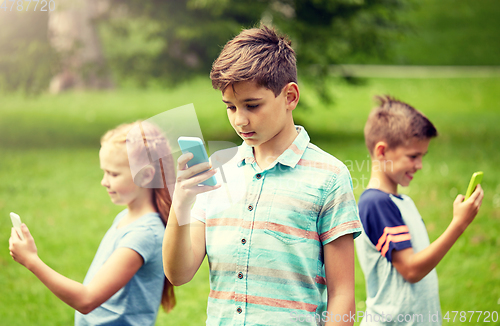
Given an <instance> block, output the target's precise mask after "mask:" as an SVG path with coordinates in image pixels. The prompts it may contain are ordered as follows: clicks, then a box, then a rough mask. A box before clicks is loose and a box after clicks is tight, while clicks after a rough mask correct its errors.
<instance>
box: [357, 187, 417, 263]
mask: <svg viewBox="0 0 500 326" xmlns="http://www.w3.org/2000/svg"><path fill="white" fill-rule="evenodd" d="M359 216H360V219H361V223H362V224H363V229H364V231H365V233H366V235H367V236H368V238H369V239H370V241H371V243H372V244H373V245H374V246H375V248H376V249H377V250H378V251H379V252H380V254H381V255H382V256H383V257H385V258H386V259H387V260H388V261H389V262H392V251H393V250H403V249H406V248H411V237H410V232H409V229H408V226H407V225H406V224H405V222H404V221H403V217H402V216H401V212H400V211H399V208H398V207H397V206H396V204H395V203H394V202H393V201H392V199H391V198H390V196H389V194H387V193H384V192H382V191H380V190H375V189H371V190H368V191H366V192H365V193H363V195H362V196H361V197H360V200H359Z"/></svg>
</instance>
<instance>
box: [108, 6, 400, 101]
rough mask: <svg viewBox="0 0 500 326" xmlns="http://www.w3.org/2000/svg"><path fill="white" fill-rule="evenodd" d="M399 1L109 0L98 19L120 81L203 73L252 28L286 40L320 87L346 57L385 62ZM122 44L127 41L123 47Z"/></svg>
mask: <svg viewBox="0 0 500 326" xmlns="http://www.w3.org/2000/svg"><path fill="white" fill-rule="evenodd" d="M408 3H409V2H408V1H403V0H257V1H248V0H175V1H174V0H167V1H165V0H149V1H143V0H111V6H110V8H112V9H111V10H110V11H108V14H107V15H106V16H104V17H102V19H101V22H102V24H101V32H102V34H101V35H103V37H105V39H106V40H105V42H104V44H106V53H107V57H108V62H110V64H111V65H112V70H113V71H114V72H115V73H116V75H117V76H118V77H119V78H120V79H123V78H133V79H134V80H135V81H136V82H138V83H139V84H147V83H148V82H149V81H151V80H155V81H160V82H162V83H167V84H174V83H178V82H181V81H184V80H186V79H189V78H191V77H192V76H194V75H199V74H206V75H208V73H209V72H210V68H211V64H212V62H213V61H214V60H215V58H216V57H217V55H218V54H219V52H220V50H221V49H222V47H223V46H224V44H225V43H226V42H227V41H228V40H229V39H231V38H232V37H234V36H235V35H237V34H238V33H239V32H240V31H241V29H242V28H250V27H254V26H257V25H258V24H259V23H260V22H262V23H264V24H268V25H273V26H276V27H277V28H278V30H279V31H280V32H282V33H285V34H287V35H288V36H289V37H290V38H291V40H292V42H293V45H294V48H295V49H296V52H297V58H298V60H297V61H298V66H299V71H300V76H301V78H304V79H310V80H313V81H318V82H316V88H317V90H318V92H319V94H321V95H322V96H323V97H324V98H327V94H328V92H326V90H325V89H323V87H322V85H324V83H322V82H321V81H322V80H323V78H324V77H325V76H327V75H328V73H329V67H331V65H332V64H337V63H341V62H343V60H345V59H346V58H348V57H350V56H358V57H359V56H382V57H383V56H385V55H386V54H387V51H386V50H387V48H388V45H389V43H390V42H391V41H392V40H394V38H396V37H398V36H399V35H401V32H402V30H403V29H402V27H403V25H402V24H401V22H400V21H399V20H398V13H399V12H400V11H401V10H404V9H405V7H406V6H408ZM125 40H128V42H125Z"/></svg>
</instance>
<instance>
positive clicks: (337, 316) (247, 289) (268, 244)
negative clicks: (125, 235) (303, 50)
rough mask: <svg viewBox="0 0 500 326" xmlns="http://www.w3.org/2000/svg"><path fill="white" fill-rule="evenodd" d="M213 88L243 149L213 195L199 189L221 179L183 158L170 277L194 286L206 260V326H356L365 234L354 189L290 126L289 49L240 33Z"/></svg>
mask: <svg viewBox="0 0 500 326" xmlns="http://www.w3.org/2000/svg"><path fill="white" fill-rule="evenodd" d="M210 77H211V79H212V84H213V87H214V88H215V89H218V90H220V91H221V92H222V101H223V102H224V103H225V104H226V106H227V114H228V118H229V121H230V123H231V125H232V127H233V128H234V129H235V131H236V133H237V134H238V135H239V136H240V137H241V138H242V139H243V144H242V145H241V146H239V147H238V152H237V154H236V155H235V156H234V157H233V158H232V159H231V160H229V162H227V163H225V164H224V165H223V166H222V169H219V170H223V173H224V175H222V173H220V172H217V175H216V178H217V180H218V185H217V186H215V187H209V186H197V184H198V183H199V182H201V181H202V180H204V179H207V178H208V177H210V176H211V175H214V174H215V173H216V172H215V171H208V172H205V173H202V174H199V175H198V173H200V172H202V171H204V170H205V169H206V168H207V167H208V164H207V165H205V166H204V165H203V164H200V165H199V166H193V167H191V168H186V167H185V164H186V162H187V161H188V160H189V159H190V158H191V155H190V154H188V155H182V156H181V157H180V158H179V160H178V164H179V165H178V168H179V172H178V177H177V185H176V187H175V192H174V195H173V205H172V207H173V211H172V212H171V214H170V217H169V222H168V226H167V228H166V234H165V241H164V245H163V253H164V268H165V273H166V275H167V277H168V278H169V279H170V281H171V282H172V283H173V284H175V285H180V284H183V283H186V282H188V281H190V280H191V278H192V277H193V275H194V274H195V273H196V271H197V270H198V268H199V266H200V264H201V263H202V261H203V258H204V257H205V255H207V257H208V261H209V265H210V294H209V298H208V308H207V314H208V318H207V325H231V326H232V325H294V324H299V325H323V324H326V325H330V324H331V325H333V324H336V325H339V324H345V325H352V324H353V322H354V317H355V307H354V244H353V243H354V241H353V238H355V237H356V236H357V235H359V233H360V230H361V224H360V222H359V218H358V213H357V207H356V203H355V200H354V196H353V192H352V181H351V177H350V174H349V171H348V170H347V168H346V166H345V165H344V164H342V163H341V162H340V161H339V160H337V159H336V158H335V157H333V156H331V155H330V154H328V153H326V152H324V151H322V150H321V149H319V148H318V147H316V146H314V145H313V144H311V143H310V142H309V136H308V135H307V132H306V130H305V129H304V128H303V127H301V126H295V125H294V122H293V117H292V111H293V110H294V109H295V107H296V106H297V103H298V101H299V87H298V85H297V70H296V63H295V53H294V51H293V49H292V48H291V46H290V42H289V41H288V40H287V39H285V38H284V37H281V36H279V35H277V34H276V32H275V31H274V30H273V29H270V28H268V27H265V26H262V27H261V28H254V29H249V30H244V31H242V32H241V33H240V34H239V35H238V36H236V37H235V38H234V39H233V40H231V41H229V42H228V43H227V44H226V46H225V47H224V49H223V50H222V52H221V54H220V55H219V57H218V59H217V60H216V61H215V62H214V64H213V67H212V72H211V75H210ZM224 180H225V181H227V184H225V185H224V187H223V188H220V183H222V182H225V181H224ZM226 187H227V189H224V188H226ZM195 198H196V203H195V205H194V207H193V209H192V210H191V205H192V203H193V202H194V201H195ZM190 217H192V218H193V221H192V222H191V223H188V222H189V218H190Z"/></svg>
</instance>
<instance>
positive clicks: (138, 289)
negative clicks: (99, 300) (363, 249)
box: [75, 210, 165, 326]
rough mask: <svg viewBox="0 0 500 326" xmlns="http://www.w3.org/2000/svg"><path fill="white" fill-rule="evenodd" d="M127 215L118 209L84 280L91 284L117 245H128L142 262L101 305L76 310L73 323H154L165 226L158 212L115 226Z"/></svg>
mask: <svg viewBox="0 0 500 326" xmlns="http://www.w3.org/2000/svg"><path fill="white" fill-rule="evenodd" d="M126 214H127V210H124V211H122V212H120V213H119V214H118V215H117V216H116V218H115V220H114V221H113V225H112V226H111V228H110V229H109V230H108V232H106V235H105V236H104V238H103V239H102V241H101V244H100V245H99V249H97V253H96V255H95V257H94V260H93V261H92V264H91V265H90V268H89V270H88V272H87V275H86V276H85V280H84V281H83V284H84V285H87V284H89V283H90V281H91V280H92V279H93V278H94V276H95V274H96V273H97V271H98V270H99V269H100V268H101V267H102V265H103V264H104V263H105V262H106V260H107V259H108V258H109V257H110V256H111V254H112V253H113V252H114V251H115V250H116V249H118V248H130V249H132V250H134V251H136V252H137V253H138V254H139V255H141V256H142V258H143V260H144V264H143V265H142V267H141V268H140V269H139V270H138V271H137V273H136V274H135V275H134V276H133V277H132V279H131V280H130V281H129V282H128V283H127V284H126V285H125V286H124V287H123V288H121V289H120V290H118V292H116V293H115V294H114V295H113V296H112V297H111V298H109V299H108V300H107V301H106V302H104V303H103V304H102V305H101V306H99V307H98V308H96V309H95V310H93V311H92V312H90V313H89V314H87V315H83V314H81V313H79V312H78V311H76V312H75V325H77V326H83V325H140V326H144V325H154V323H155V321H156V316H157V313H158V309H159V306H160V302H161V296H162V293H163V284H164V280H165V276H164V274H163V263H162V253H161V250H162V242H163V234H164V232H165V227H164V225H163V223H162V221H161V218H160V216H159V214H157V213H150V214H146V215H143V216H141V217H140V218H139V219H137V220H136V221H134V222H132V223H130V224H129V225H126V226H124V227H122V228H119V229H117V228H116V227H117V225H118V223H119V222H120V221H121V219H122V218H123V217H125V215H126Z"/></svg>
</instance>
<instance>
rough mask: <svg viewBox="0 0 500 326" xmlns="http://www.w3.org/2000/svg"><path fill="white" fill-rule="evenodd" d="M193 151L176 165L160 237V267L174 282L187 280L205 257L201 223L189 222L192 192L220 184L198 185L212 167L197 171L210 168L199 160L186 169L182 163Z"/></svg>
mask: <svg viewBox="0 0 500 326" xmlns="http://www.w3.org/2000/svg"><path fill="white" fill-rule="evenodd" d="M192 157H193V154H191V153H188V154H183V155H181V156H180V157H179V160H178V165H177V180H176V185H175V191H174V194H173V196H172V198H173V200H172V207H171V209H170V214H169V217H168V223H167V227H166V228H165V236H164V237H163V246H162V252H163V270H164V272H165V275H166V276H167V278H168V279H169V280H170V282H172V284H174V285H182V284H184V283H187V282H189V281H190V280H191V279H192V278H193V276H194V275H195V274H196V271H197V270H198V268H200V265H201V263H202V262H203V258H204V257H205V253H206V251H205V224H204V223H202V222H199V221H195V222H191V221H190V219H191V206H192V205H193V203H194V201H195V199H196V195H197V194H199V193H203V192H207V191H210V190H213V189H217V188H219V187H220V185H217V186H214V187H210V186H198V184H199V183H200V182H202V181H204V180H207V179H208V178H209V177H211V176H213V175H214V174H215V170H209V171H207V172H204V173H201V174H199V175H197V174H198V173H200V172H202V171H204V170H206V169H207V168H209V167H210V165H209V164H208V163H206V164H205V163H201V164H198V165H195V166H192V167H190V168H187V166H186V163H187V162H188V161H189V160H190V159H191V158H192Z"/></svg>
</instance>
